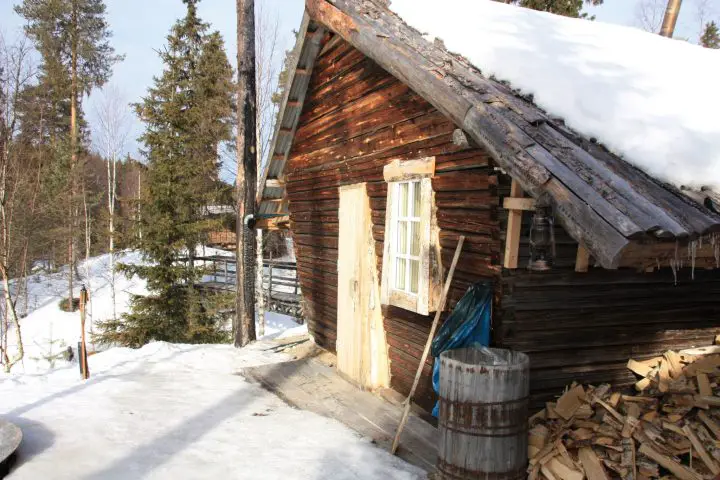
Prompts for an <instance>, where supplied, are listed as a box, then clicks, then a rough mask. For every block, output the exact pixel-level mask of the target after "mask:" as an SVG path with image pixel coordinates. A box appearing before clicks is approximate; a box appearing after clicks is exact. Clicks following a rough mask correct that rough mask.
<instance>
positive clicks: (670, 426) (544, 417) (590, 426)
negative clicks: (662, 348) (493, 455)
mask: <svg viewBox="0 0 720 480" xmlns="http://www.w3.org/2000/svg"><path fill="white" fill-rule="evenodd" d="M705 351H710V352H711V354H707V355H706V354H704V352H705ZM718 353H720V348H718V347H710V348H709V349H693V350H687V351H682V352H679V353H678V352H673V351H668V352H666V353H665V354H664V355H663V356H662V357H657V358H652V359H649V360H644V361H635V360H632V359H631V360H630V361H628V368H630V369H631V370H632V371H633V372H634V373H636V374H638V377H639V379H638V383H637V384H636V390H638V391H637V392H621V391H613V390H612V389H611V387H610V385H600V386H597V387H594V386H586V387H583V386H582V385H577V384H573V385H572V386H570V387H569V388H568V389H567V390H566V392H565V393H564V394H563V395H562V396H561V397H560V398H558V400H557V401H556V402H552V403H548V405H547V407H546V408H545V409H544V410H542V411H540V412H538V413H537V414H536V415H534V416H533V417H532V418H531V419H530V425H529V426H530V431H529V443H528V445H529V447H528V449H529V452H528V453H529V457H530V465H529V468H528V473H529V478H545V479H548V480H554V479H564V480H575V479H576V480H582V479H583V478H587V479H588V480H607V479H609V478H622V479H628V478H631V479H636V478H680V479H683V480H701V479H705V478H716V477H717V476H718V475H719V474H720V396H718V395H717V393H718V384H717V380H718V378H720V354H718ZM667 475H669V476H667Z"/></svg>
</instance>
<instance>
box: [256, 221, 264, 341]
mask: <svg viewBox="0 0 720 480" xmlns="http://www.w3.org/2000/svg"><path fill="white" fill-rule="evenodd" d="M255 251H256V254H257V265H256V266H255V268H256V272H255V289H256V291H255V294H256V295H257V309H258V311H257V323H258V332H257V334H258V337H262V336H263V335H265V292H264V290H263V274H264V273H265V272H264V267H263V231H262V230H260V229H259V228H258V230H257V242H256V244H255Z"/></svg>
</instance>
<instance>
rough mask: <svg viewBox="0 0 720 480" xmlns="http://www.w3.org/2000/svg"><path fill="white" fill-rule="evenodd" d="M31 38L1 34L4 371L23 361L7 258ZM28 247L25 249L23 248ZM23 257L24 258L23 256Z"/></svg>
mask: <svg viewBox="0 0 720 480" xmlns="http://www.w3.org/2000/svg"><path fill="white" fill-rule="evenodd" d="M31 50H32V49H31V46H30V42H28V41H27V38H26V37H24V36H23V37H21V38H20V39H19V40H18V41H17V42H16V43H14V44H12V45H9V44H7V43H6V42H5V40H4V38H3V37H2V36H0V101H1V103H0V115H1V117H2V119H1V122H0V276H2V284H3V299H4V304H5V308H4V311H3V329H2V330H3V331H2V360H3V364H4V367H5V371H6V372H9V371H10V369H11V368H12V367H13V365H15V364H16V363H18V362H20V361H22V359H23V356H24V348H23V341H22V332H21V330H20V321H19V318H18V313H17V311H16V309H15V304H16V300H17V293H16V294H15V295H13V291H12V288H11V285H10V261H11V258H12V257H11V253H12V247H13V243H14V238H13V236H14V234H15V230H14V224H13V218H14V214H15V206H16V205H18V202H17V197H18V193H21V194H22V193H26V192H27V190H28V189H27V188H25V187H27V185H22V181H23V180H24V177H23V176H22V173H23V171H22V169H21V168H20V167H21V165H20V162H19V161H18V155H17V152H16V151H15V137H16V135H17V134H18V110H17V107H18V104H19V101H20V95H21V92H22V91H23V89H24V88H25V87H26V86H28V85H29V84H30V82H31V81H32V80H33V79H34V78H35V71H34V68H33V66H32V63H31V60H30V55H31ZM25 251H27V249H25ZM23 261H24V260H23ZM11 325H12V327H13V329H14V331H15V337H16V352H15V354H14V355H13V356H12V358H11V357H10V355H9V352H8V333H9V330H10V326H11Z"/></svg>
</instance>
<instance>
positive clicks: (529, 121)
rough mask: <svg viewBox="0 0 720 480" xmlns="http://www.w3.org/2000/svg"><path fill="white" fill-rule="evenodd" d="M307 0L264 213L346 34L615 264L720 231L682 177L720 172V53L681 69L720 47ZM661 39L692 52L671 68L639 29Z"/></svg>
mask: <svg viewBox="0 0 720 480" xmlns="http://www.w3.org/2000/svg"><path fill="white" fill-rule="evenodd" d="M305 1H306V15H305V17H304V19H303V25H302V27H301V30H300V34H299V35H298V43H297V45H296V48H295V51H294V58H296V59H297V66H298V72H301V74H296V73H292V74H291V75H289V76H288V82H287V85H286V86H285V90H284V91H285V98H284V100H283V104H282V105H281V108H280V112H279V116H278V122H277V125H276V130H275V135H274V137H273V142H272V146H271V151H272V152H273V154H272V155H271V157H270V162H268V167H267V168H266V169H265V171H264V173H263V181H262V187H261V188H260V190H259V191H258V202H259V204H260V205H259V211H260V213H276V214H278V213H280V212H279V211H277V208H278V207H277V205H278V200H277V199H281V198H283V196H284V191H285V186H284V183H283V182H282V181H281V180H282V178H283V175H284V168H285V164H286V160H287V158H288V156H289V154H290V150H291V148H292V144H293V138H294V137H293V132H294V131H295V127H296V125H297V122H298V119H299V118H300V113H301V111H302V108H303V101H304V92H305V91H306V89H307V88H308V85H309V81H310V80H309V79H310V77H311V76H310V75H308V73H309V72H311V71H312V70H313V68H314V59H315V58H316V57H317V55H318V53H319V52H320V49H321V47H322V45H323V42H324V41H325V40H323V39H324V38H327V39H328V40H327V41H331V40H329V38H334V37H335V36H339V37H340V38H341V39H343V40H344V41H347V42H348V43H350V44H351V45H352V46H353V47H355V48H356V49H357V50H359V51H360V52H362V53H363V54H364V55H366V56H367V57H369V58H370V59H372V60H374V61H375V62H376V63H377V64H378V65H379V66H381V67H382V68H384V69H385V70H386V71H387V72H388V73H390V74H391V75H393V76H395V77H396V78H397V79H398V80H400V81H401V82H403V83H405V84H406V85H408V86H409V87H410V88H412V89H413V91H414V92H415V93H417V94H418V95H420V96H421V97H423V98H424V99H425V100H426V101H428V102H429V103H430V104H432V105H433V106H434V107H435V108H436V109H437V110H438V111H440V112H441V113H443V114H444V115H445V116H446V117H447V118H448V119H450V120H451V121H452V122H453V123H454V124H455V125H456V126H457V127H458V128H459V129H461V130H462V131H464V132H465V134H466V135H467V137H468V140H469V141H470V143H471V144H473V145H476V146H478V147H480V148H483V149H484V150H486V151H487V152H488V153H489V154H490V156H491V157H492V158H493V160H494V161H495V163H496V164H497V165H498V166H499V167H501V168H502V169H503V170H504V171H505V172H507V173H508V174H509V175H511V176H512V178H513V179H514V180H516V181H517V182H519V184H520V186H521V187H522V189H523V190H524V191H525V192H526V193H528V194H529V195H531V196H532V197H534V198H536V199H538V202H539V204H545V205H550V206H552V207H553V211H554V213H555V215H556V219H557V220H558V221H559V222H560V223H561V224H562V225H563V226H564V227H565V229H566V230H567V232H568V233H569V234H570V236H572V237H573V238H574V239H575V240H577V241H578V242H580V243H582V244H584V245H585V247H586V248H587V249H588V250H589V251H590V252H591V254H592V256H593V258H595V260H596V261H597V262H598V263H599V264H600V265H602V266H603V267H605V268H616V267H617V266H618V265H619V264H620V262H621V260H622V259H623V258H624V257H625V255H626V254H627V253H628V252H630V250H631V249H628V247H629V246H630V245H631V244H633V245H634V246H635V247H637V248H639V249H640V250H642V251H643V252H644V253H643V254H646V253H647V254H649V253H650V252H649V251H646V249H647V245H651V244H653V243H656V242H658V241H660V242H673V241H675V240H678V241H682V242H687V241H690V240H693V239H697V238H698V237H700V236H702V235H707V234H711V233H718V232H720V215H718V210H717V205H718V200H720V196H719V195H717V193H714V192H712V191H710V190H706V191H702V192H701V191H698V190H692V191H691V190H686V191H685V192H684V193H683V192H681V191H680V190H679V189H678V188H676V187H675V186H677V185H683V184H685V185H692V186H695V187H697V186H702V185H712V186H716V185H718V181H717V179H718V174H719V173H720V170H718V167H717V166H716V165H717V164H718V158H720V157H719V156H718V153H719V152H720V149H719V148H718V147H720V143H719V142H720V136H718V135H717V133H720V132H716V130H714V129H713V128H714V123H713V119H712V118H711V115H712V114H714V112H715V111H717V110H718V109H717V106H718V104H717V100H715V99H712V100H711V99H710V98H711V97H712V96H713V95H717V94H716V92H715V91H713V90H712V89H711V88H710V86H709V85H710V83H709V82H710V81H711V80H712V78H713V77H715V78H718V76H717V75H716V74H713V73H712V72H716V73H718V72H717V68H718V67H717V66H713V67H712V69H710V68H708V70H709V73H708V74H707V76H706V77H707V78H706V77H703V78H702V79H699V78H693V79H692V81H691V80H686V79H685V78H684V75H686V73H685V72H687V71H690V67H687V68H685V67H684V65H686V64H691V65H692V68H694V69H701V68H702V63H703V62H705V60H703V61H700V60H697V58H696V56H700V57H701V58H706V56H708V55H714V56H711V57H708V58H711V59H715V58H717V54H716V53H715V52H705V51H703V50H701V49H700V47H694V46H691V45H684V44H683V43H680V42H679V41H674V40H667V39H662V38H659V37H658V38H656V37H655V36H652V35H650V34H645V33H642V32H640V31H635V30H632V29H629V28H624V27H618V26H612V25H604V24H600V23H593V22H589V21H581V20H573V19H566V18H562V17H556V16H552V15H549V14H545V13H539V12H534V11H528V10H524V9H521V8H519V7H511V6H507V5H504V4H500V3H495V2H490V1H487V0H443V1H442V2H438V1H435V0H393V1H392V6H391V8H392V9H393V10H394V11H391V10H390V9H389V8H388V3H389V2H388V0H305ZM397 12H399V13H397ZM401 15H402V16H401ZM403 18H404V20H406V21H407V23H406V21H404V20H403ZM408 23H409V24H411V25H408ZM326 31H327V32H329V33H330V35H325V32H326ZM421 31H425V32H428V34H429V35H422V33H421ZM603 32H605V33H603ZM431 35H432V36H434V37H437V38H440V39H441V40H442V41H433V39H432V38H431ZM606 36H609V37H610V38H605V37H606ZM636 39H637V40H636ZM656 42H659V43H658V45H660V44H661V45H664V46H666V47H667V51H668V52H671V53H669V54H664V56H663V57H662V58H664V59H667V58H670V57H673V58H675V57H679V59H678V60H677V61H676V62H677V63H676V64H677V65H681V67H682V68H674V69H671V68H667V69H663V68H661V66H659V65H660V63H659V62H660V60H662V59H657V60H652V59H651V58H650V54H649V53H648V54H647V55H645V54H641V53H638V52H642V51H643V48H644V47H642V45H651V47H647V48H648V50H650V49H652V50H653V51H656V48H658V47H655V45H656ZM606 44H607V45H606ZM628 44H632V46H627V45H628ZM625 46H627V48H626V49H627V50H628V51H632V52H635V53H634V55H635V57H633V56H632V55H630V54H629V53H628V52H625V51H624V50H626V49H625V48H624V47H625ZM678 52H679V53H678ZM685 52H689V53H685ZM618 56H623V58H624V59H625V60H622V61H621V60H619V59H618V58H616V57H618ZM628 58H629V59H628ZM706 63H707V62H706ZM683 69H684V70H683ZM693 71H696V70H693ZM695 76H696V77H697V76H698V75H697V74H695ZM501 80H505V81H507V82H509V83H510V84H511V85H512V88H511V87H509V86H508V85H507V84H506V83H504V82H501ZM673 82H675V83H673ZM703 82H704V84H703ZM691 84H693V85H694V87H693V89H692V91H690V90H691V89H690V88H689V87H688V86H687V85H691ZM700 84H703V86H702V87H700V86H698V85H700ZM514 89H515V90H514ZM517 89H520V90H522V91H523V92H524V93H525V94H533V96H534V98H533V99H531V100H530V99H528V98H527V95H520V94H518V92H517V91H516V90H517ZM673 89H674V90H673ZM289 98H292V99H297V100H296V101H293V102H286V101H285V100H287V99H289ZM559 118H564V121H560V120H559ZM593 139H596V140H599V141H600V144H598V143H597V142H596V141H593ZM606 147H607V148H609V149H610V150H608V149H607V148H606ZM636 166H639V167H640V168H636ZM676 170H677V171H676ZM271 181H272V183H270V182H271ZM673 185H675V186H673ZM282 205H284V207H282V208H287V206H286V203H285V202H283V203H282ZM283 213H285V211H283Z"/></svg>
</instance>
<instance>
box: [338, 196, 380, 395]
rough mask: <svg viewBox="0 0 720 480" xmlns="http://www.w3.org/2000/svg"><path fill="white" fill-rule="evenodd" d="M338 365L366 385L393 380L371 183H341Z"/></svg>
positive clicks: (373, 386) (361, 384)
mask: <svg viewBox="0 0 720 480" xmlns="http://www.w3.org/2000/svg"><path fill="white" fill-rule="evenodd" d="M339 216H340V225H339V227H340V234H339V239H338V289H337V293H338V302H337V306H338V308H337V316H338V317H337V343H336V345H335V347H336V350H337V366H338V370H339V371H340V372H341V373H343V374H344V375H345V376H346V377H348V378H349V379H350V380H352V381H354V382H356V383H357V384H358V385H359V386H361V387H363V388H376V387H385V386H388V384H389V377H390V374H389V369H388V360H387V345H386V342H385V330H384V328H383V320H382V312H381V309H380V280H379V278H378V275H377V261H376V256H375V241H374V240H373V236H372V222H371V218H370V199H369V198H368V195H367V189H366V185H365V184H364V183H359V184H355V185H347V186H343V187H340V212H339Z"/></svg>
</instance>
